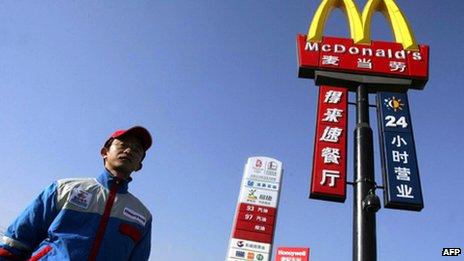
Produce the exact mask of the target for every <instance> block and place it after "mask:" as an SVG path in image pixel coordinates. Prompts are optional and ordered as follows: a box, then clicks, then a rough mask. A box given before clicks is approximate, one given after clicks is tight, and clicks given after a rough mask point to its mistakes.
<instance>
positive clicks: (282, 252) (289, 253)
mask: <svg viewBox="0 0 464 261" xmlns="http://www.w3.org/2000/svg"><path fill="white" fill-rule="evenodd" d="M277 254H279V255H282V256H291V257H294V256H306V251H304V250H303V251H285V250H280V249H279V251H278V253H277Z"/></svg>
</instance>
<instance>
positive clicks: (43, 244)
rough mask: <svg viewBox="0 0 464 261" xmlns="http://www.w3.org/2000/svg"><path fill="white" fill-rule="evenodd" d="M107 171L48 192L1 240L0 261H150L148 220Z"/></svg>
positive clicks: (58, 185) (59, 183)
mask: <svg viewBox="0 0 464 261" xmlns="http://www.w3.org/2000/svg"><path fill="white" fill-rule="evenodd" d="M128 182H130V179H129V180H122V179H119V178H115V177H113V176H111V175H110V174H109V173H108V172H107V171H105V172H104V173H102V174H101V175H100V176H99V177H98V178H97V179H92V178H77V179H62V180H58V181H56V182H54V183H53V184H51V185H50V186H49V187H47V188H46V189H45V190H44V191H43V192H42V193H41V194H40V195H39V196H38V197H37V198H36V199H35V200H34V201H33V202H32V204H30V205H29V206H28V207H27V208H26V210H24V211H23V212H22V213H21V215H20V216H19V217H18V218H17V219H16V220H15V221H14V222H13V224H11V225H10V226H9V227H8V229H7V231H6V232H5V235H4V236H3V237H2V238H1V240H0V260H26V259H28V258H30V260H148V257H149V255H150V246H151V242H150V241H151V222H152V216H151V214H150V212H149V211H148V209H147V208H146V207H145V206H144V205H143V204H142V203H141V202H140V201H139V200H138V199H137V198H136V197H135V196H133V195H132V194H131V193H129V192H128V191H127V188H128Z"/></svg>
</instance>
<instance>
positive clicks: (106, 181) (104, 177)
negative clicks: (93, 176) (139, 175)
mask: <svg viewBox="0 0 464 261" xmlns="http://www.w3.org/2000/svg"><path fill="white" fill-rule="evenodd" d="M97 181H98V182H99V183H100V184H102V185H103V187H105V188H106V189H108V190H109V189H110V188H111V186H112V185H113V184H114V183H116V182H119V183H120V184H119V188H118V190H117V193H123V194H125V193H127V190H128V188H129V182H131V181H132V178H130V177H129V178H128V179H126V180H124V179H121V178H118V177H114V176H112V175H111V174H110V173H109V172H108V170H106V169H105V170H104V171H103V173H102V174H100V176H98V178H97Z"/></svg>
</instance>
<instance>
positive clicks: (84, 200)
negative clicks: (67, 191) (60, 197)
mask: <svg viewBox="0 0 464 261" xmlns="http://www.w3.org/2000/svg"><path fill="white" fill-rule="evenodd" d="M92 196H93V195H92V193H90V192H87V191H85V190H82V189H80V188H74V189H73V190H72V191H71V195H69V198H68V202H69V203H71V204H73V205H74V206H76V207H79V208H83V209H87V208H89V205H90V202H91V201H92Z"/></svg>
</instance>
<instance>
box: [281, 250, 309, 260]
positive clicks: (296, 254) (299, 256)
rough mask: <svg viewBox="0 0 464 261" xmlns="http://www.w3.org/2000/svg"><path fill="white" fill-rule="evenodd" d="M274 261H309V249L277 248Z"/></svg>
mask: <svg viewBox="0 0 464 261" xmlns="http://www.w3.org/2000/svg"><path fill="white" fill-rule="evenodd" d="M276 261H309V248H307V247H279V248H277V254H276Z"/></svg>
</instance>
